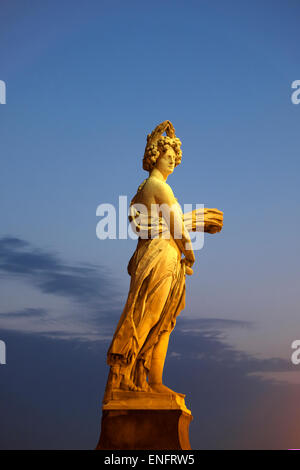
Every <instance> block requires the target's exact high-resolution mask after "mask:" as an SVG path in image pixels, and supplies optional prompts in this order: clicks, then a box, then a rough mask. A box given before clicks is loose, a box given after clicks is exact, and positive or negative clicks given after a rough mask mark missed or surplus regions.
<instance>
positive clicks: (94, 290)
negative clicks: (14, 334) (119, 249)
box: [0, 237, 120, 308]
mask: <svg viewBox="0 0 300 470" xmlns="http://www.w3.org/2000/svg"><path fill="white" fill-rule="evenodd" d="M0 272H2V273H3V274H6V276H10V277H13V278H19V279H23V280H27V281H29V282H31V283H32V284H34V285H35V286H36V287H38V288H39V289H40V290H41V291H42V292H44V293H47V294H55V295H59V296H63V297H67V298H69V299H70V300H74V301H77V302H82V303H85V305H88V306H89V307H95V308H97V307H99V306H100V305H101V304H102V303H105V304H106V305H107V307H109V306H110V305H111V306H115V305H116V303H117V301H118V299H119V297H120V294H119V293H118V292H117V290H116V289H115V288H114V282H113V279H112V276H111V274H110V273H109V272H108V270H107V268H105V267H102V266H98V265H92V264H78V265H70V264H65V263H64V262H62V260H61V259H60V258H59V257H58V256H57V255H54V254H53V253H49V252H46V251H41V250H38V249H36V248H34V247H33V246H32V245H31V244H29V243H28V242H26V241H24V240H21V239H18V238H14V237H4V238H2V239H0ZM112 298H113V302H111V299H112Z"/></svg>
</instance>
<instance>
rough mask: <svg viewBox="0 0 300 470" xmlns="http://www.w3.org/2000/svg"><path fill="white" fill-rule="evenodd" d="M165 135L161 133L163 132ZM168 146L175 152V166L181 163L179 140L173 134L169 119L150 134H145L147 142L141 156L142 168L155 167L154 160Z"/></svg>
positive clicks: (173, 130)
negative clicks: (142, 156)
mask: <svg viewBox="0 0 300 470" xmlns="http://www.w3.org/2000/svg"><path fill="white" fill-rule="evenodd" d="M164 132H165V133H166V134H167V135H162V134H163V133H164ZM168 147H171V148H172V149H173V150H174V152H175V166H177V165H179V164H180V163H181V156H182V151H181V148H180V147H181V141H180V140H179V139H178V137H176V135H175V129H174V127H173V125H172V123H171V122H170V121H164V122H162V123H161V124H159V125H158V126H156V128H155V129H154V131H153V132H152V133H151V134H148V135H147V144H146V148H145V153H144V158H143V169H144V170H146V171H151V170H153V168H154V167H155V163H156V160H157V159H158V157H159V156H160V155H162V154H163V153H164V152H165V151H166V150H167V149H168Z"/></svg>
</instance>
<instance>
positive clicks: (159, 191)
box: [154, 181, 195, 266]
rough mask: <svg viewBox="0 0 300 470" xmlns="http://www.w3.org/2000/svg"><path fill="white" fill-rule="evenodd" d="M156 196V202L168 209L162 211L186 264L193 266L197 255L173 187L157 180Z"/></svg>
mask: <svg viewBox="0 0 300 470" xmlns="http://www.w3.org/2000/svg"><path fill="white" fill-rule="evenodd" d="M154 196H155V200H156V203H157V204H158V205H159V206H160V207H163V206H165V207H166V208H167V209H168V210H167V211H166V212H165V211H162V215H163V217H164V220H165V222H166V223H167V225H168V228H169V230H170V234H171V235H172V237H173V238H174V240H175V242H176V244H177V246H178V247H179V249H180V251H181V253H183V254H184V256H185V258H186V264H187V265H188V266H192V265H193V264H194V262H195V255H194V251H193V247H192V242H191V238H190V235H189V233H188V231H187V229H186V227H185V225H184V221H183V217H182V213H181V212H180V211H179V210H178V203H177V202H176V199H175V197H174V194H173V191H172V189H171V187H170V186H169V185H167V184H166V183H163V182H160V181H157V182H156V183H155V191H154Z"/></svg>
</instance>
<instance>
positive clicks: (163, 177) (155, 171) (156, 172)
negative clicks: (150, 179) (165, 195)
mask: <svg viewBox="0 0 300 470" xmlns="http://www.w3.org/2000/svg"><path fill="white" fill-rule="evenodd" d="M149 176H154V177H155V178H157V179H159V180H161V181H164V182H166V181H167V178H168V175H163V173H161V171H159V170H158V169H157V168H153V170H151V171H150V172H149Z"/></svg>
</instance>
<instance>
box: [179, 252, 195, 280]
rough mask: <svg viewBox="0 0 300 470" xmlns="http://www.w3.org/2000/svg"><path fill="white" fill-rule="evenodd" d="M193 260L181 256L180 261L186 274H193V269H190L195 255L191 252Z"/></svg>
mask: <svg viewBox="0 0 300 470" xmlns="http://www.w3.org/2000/svg"><path fill="white" fill-rule="evenodd" d="M193 257H194V260H189V259H188V258H183V260H182V262H183V263H184V264H185V273H186V274H188V276H191V275H192V274H194V271H193V270H192V268H191V266H193V264H194V262H195V256H194V253H193Z"/></svg>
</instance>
